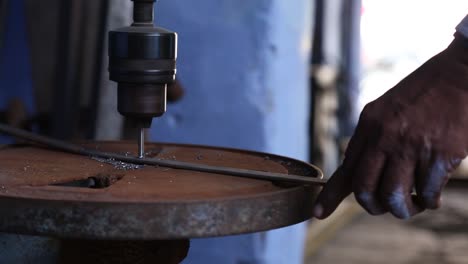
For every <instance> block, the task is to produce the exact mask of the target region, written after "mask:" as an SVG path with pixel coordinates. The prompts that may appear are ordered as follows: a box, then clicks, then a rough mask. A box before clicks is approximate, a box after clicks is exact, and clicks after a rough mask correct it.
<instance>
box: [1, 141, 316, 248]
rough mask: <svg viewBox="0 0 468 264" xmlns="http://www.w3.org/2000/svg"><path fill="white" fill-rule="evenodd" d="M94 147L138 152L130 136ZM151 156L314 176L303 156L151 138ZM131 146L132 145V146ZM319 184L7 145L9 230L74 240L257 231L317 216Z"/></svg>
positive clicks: (5, 223) (5, 226) (4, 181)
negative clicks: (280, 181) (315, 202)
mask: <svg viewBox="0 0 468 264" xmlns="http://www.w3.org/2000/svg"><path fill="white" fill-rule="evenodd" d="M85 146H86V147H87V148H94V149H97V150H102V151H106V152H116V153H123V154H125V153H128V154H129V155H134V154H135V153H136V147H135V146H134V144H132V143H125V142H100V143H89V144H86V145H85ZM147 150H148V153H147V156H148V157H157V158H160V159H165V160H178V161H186V162H193V163H200V164H207V165H214V166H227V167H234V168H240V169H251V170H258V171H267V172H278V173H294V174H298V175H307V176H310V175H311V177H314V176H318V175H319V174H320V173H319V172H317V171H316V170H315V168H314V167H312V166H311V165H309V164H307V163H303V162H300V161H296V160H292V159H288V158H284V157H279V156H275V155H269V154H263V153H255V152H248V151H241V150H230V149H222V148H212V147H202V146H190V145H175V144H151V143H149V144H147ZM127 151H130V153H129V152H127ZM317 192H318V187H316V186H306V185H291V184H289V185H281V186H279V185H275V184H273V183H271V182H269V181H263V180H254V179H248V178H240V177H234V176H227V175H219V174H211V173H203V172H194V171H186V170H179V169H168V168H163V167H154V166H136V165H133V164H124V163H121V162H116V161H112V160H99V159H98V160H96V159H93V157H84V156H79V155H73V154H66V153H62V152H56V151H51V150H47V149H41V148H34V147H30V146H12V147H8V148H2V149H0V215H2V217H1V218H0V231H4V232H17V233H25V234H43V235H51V236H57V237H71V238H73V237H74V238H99V239H179V238H194V237H206V236H220V235H230V234H239V233H246V232H256V231H262V230H268V229H272V228H277V227H282V226H286V225H291V224H295V223H298V222H301V221H304V220H306V219H308V218H309V217H310V216H311V212H310V211H311V204H312V202H313V199H314V197H315V194H316V193H317Z"/></svg>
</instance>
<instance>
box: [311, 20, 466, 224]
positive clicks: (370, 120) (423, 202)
mask: <svg viewBox="0 0 468 264" xmlns="http://www.w3.org/2000/svg"><path fill="white" fill-rule="evenodd" d="M464 30H466V31H467V32H468V16H467V18H465V20H464V22H462V23H461V24H460V25H459V26H458V27H457V33H456V34H455V38H454V40H453V42H452V43H451V44H450V45H449V46H448V47H447V48H446V49H445V50H444V51H442V52H441V53H439V54H437V55H435V56H434V57H433V58H431V59H430V60H429V61H427V62H426V63H424V64H423V65H422V66H421V67H419V68H418V69H417V70H416V71H414V72H413V73H411V74H410V75H408V76H407V77H406V78H405V79H403V80H402V81H401V82H400V83H398V84H397V85H396V86H395V87H393V88H392V89H390V90H389V91H388V92H387V93H385V94H384V95H382V96H381V97H380V98H378V99H376V100H375V101H373V102H371V103H369V104H367V105H366V106H365V108H364V110H363V112H362V113H361V116H360V118H359V122H358V125H357V127H356V130H355V133H354V135H353V137H352V138H351V140H350V143H349V145H348V148H347V150H346V152H345V158H344V160H343V163H342V165H341V166H340V167H339V168H338V169H337V171H336V172H335V173H334V174H333V175H332V177H331V178H330V180H329V181H328V183H327V184H326V185H325V187H324V188H323V190H322V192H321V193H320V195H319V197H318V199H317V201H316V204H315V206H314V209H313V210H314V215H315V217H317V218H319V219H323V218H326V217H328V216H329V215H330V214H331V213H333V211H334V210H335V209H336V207H337V206H338V205H339V204H340V203H341V202H342V200H343V199H344V198H346V197H347V196H348V195H350V194H351V193H354V195H355V198H356V200H357V201H358V203H359V204H360V205H361V206H362V207H363V208H364V209H365V210H366V211H367V212H369V213H370V214H372V215H380V214H384V213H387V212H390V213H391V214H392V215H394V216H395V217H397V218H401V219H407V218H409V217H411V216H413V215H415V214H417V213H420V212H422V211H424V210H425V209H436V208H438V207H439V206H440V197H441V192H442V189H443V187H444V186H445V184H446V183H447V181H448V178H449V175H450V173H451V172H452V171H453V170H454V169H455V168H456V167H457V166H458V165H459V164H460V162H461V160H462V159H463V158H465V157H466V156H467V154H468V37H467V36H468V33H466V34H465V32H464Z"/></svg>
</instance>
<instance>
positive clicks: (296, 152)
mask: <svg viewBox="0 0 468 264" xmlns="http://www.w3.org/2000/svg"><path fill="white" fill-rule="evenodd" d="M310 2H311V1H307V0H296V1H294V4H293V3H291V2H288V1H284V0H248V1H247V0H245V1H238V0H237V1H236V0H199V1H189V0H170V1H169V0H166V1H160V2H158V4H157V5H156V23H157V24H158V25H159V26H162V27H167V28H169V29H171V30H174V31H177V32H178V34H179V54H178V66H177V69H178V73H177V76H178V78H179V80H180V81H181V83H182V85H183V86H184V87H185V89H186V97H185V98H184V99H183V101H181V102H180V103H178V104H176V105H171V106H169V107H168V111H167V113H166V114H165V115H164V116H163V117H162V118H159V119H156V120H155V121H154V122H153V128H152V130H151V132H152V133H151V135H152V139H153V140H157V141H171V142H182V143H193V144H206V145H217V146H226V147H235V148H244V149H251V150H258V151H266V152H271V153H276V154H280V155H286V156H290V157H294V158H298V159H303V160H306V159H307V152H308V151H307V146H308V130H307V128H308V119H309V116H308V109H309V105H308V103H309V102H308V99H309V92H308V90H309V88H308V72H309V70H308V65H309V53H310V44H311V36H310V33H311V31H312V30H311V26H312V22H311V20H312V19H311V13H312V6H311V3H310ZM304 235H305V226H304V224H300V225H296V226H294V227H289V228H283V229H279V230H275V231H272V232H267V233H259V234H251V235H245V236H234V237H225V238H216V239H201V240H194V241H193V242H192V245H191V249H190V253H189V257H188V259H187V260H186V261H185V262H184V263H226V264H231V263H232V264H234V263H269V264H270V263H285V264H286V263H288V264H294V263H301V262H302V247H303V244H302V242H303V239H304ZM208 260H209V262H207V261H208ZM228 261H229V262H228Z"/></svg>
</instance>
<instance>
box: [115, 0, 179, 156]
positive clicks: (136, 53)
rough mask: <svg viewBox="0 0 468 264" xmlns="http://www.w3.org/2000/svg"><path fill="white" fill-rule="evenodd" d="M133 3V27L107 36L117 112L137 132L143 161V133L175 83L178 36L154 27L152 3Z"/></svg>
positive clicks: (148, 0) (147, 0) (159, 112)
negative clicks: (115, 85) (168, 88)
mask: <svg viewBox="0 0 468 264" xmlns="http://www.w3.org/2000/svg"><path fill="white" fill-rule="evenodd" d="M132 1H133V3H134V7H133V21H134V22H133V24H132V25H131V26H130V27H123V28H119V29H115V30H112V31H110V32H109V73H110V79H111V80H113V81H115V82H117V83H118V88H117V89H118V92H117V94H118V102H117V108H118V111H119V112H120V113H121V114H122V115H123V116H125V117H126V118H128V119H129V120H130V122H131V123H132V124H133V125H134V126H135V127H138V128H140V133H139V134H140V137H139V142H138V150H139V151H138V152H139V153H138V155H139V156H140V157H143V156H144V129H145V128H149V127H150V126H151V121H152V119H153V117H158V116H161V115H162V114H164V112H165V111H166V93H167V84H169V83H172V82H174V80H175V74H176V57H177V34H176V33H175V32H172V31H169V30H166V29H163V28H160V27H155V26H154V24H153V20H154V15H153V4H154V2H155V0H132Z"/></svg>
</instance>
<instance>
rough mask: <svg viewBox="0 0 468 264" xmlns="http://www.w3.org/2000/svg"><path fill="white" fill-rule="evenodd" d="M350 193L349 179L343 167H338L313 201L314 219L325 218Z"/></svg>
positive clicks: (350, 183) (350, 184)
mask: <svg viewBox="0 0 468 264" xmlns="http://www.w3.org/2000/svg"><path fill="white" fill-rule="evenodd" d="M351 192H352V182H351V177H346V176H345V174H344V172H343V166H340V167H339V168H338V170H336V171H335V173H333V175H332V176H331V177H330V179H329V180H328V182H327V183H326V184H325V186H324V187H323V189H322V191H321V192H320V194H319V196H318V198H317V200H316V201H315V204H314V209H313V215H314V217H316V218H318V219H325V218H327V217H328V216H329V215H331V214H332V213H333V212H334V211H335V209H336V208H337V207H338V205H339V204H340V203H341V202H342V201H343V200H344V198H346V197H347V196H348V195H349V194H351Z"/></svg>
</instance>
